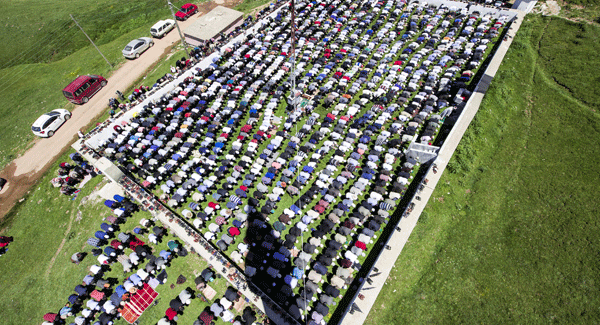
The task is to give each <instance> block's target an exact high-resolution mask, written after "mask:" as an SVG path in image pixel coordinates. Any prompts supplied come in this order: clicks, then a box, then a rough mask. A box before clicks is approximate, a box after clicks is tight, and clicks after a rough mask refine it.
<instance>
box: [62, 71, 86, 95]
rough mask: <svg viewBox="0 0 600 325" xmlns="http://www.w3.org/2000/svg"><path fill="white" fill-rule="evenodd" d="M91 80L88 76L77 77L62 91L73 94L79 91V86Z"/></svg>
mask: <svg viewBox="0 0 600 325" xmlns="http://www.w3.org/2000/svg"><path fill="white" fill-rule="evenodd" d="M91 78H92V77H91V76H89V75H83V76H79V77H77V78H76V79H75V80H73V81H71V83H70V84H68V85H67V86H66V87H65V88H64V89H63V91H68V92H73V91H75V90H77V89H79V87H81V85H83V84H84V83H85V82H86V81H88V80H90V79H91Z"/></svg>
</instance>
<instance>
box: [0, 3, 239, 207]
mask: <svg viewBox="0 0 600 325" xmlns="http://www.w3.org/2000/svg"><path fill="white" fill-rule="evenodd" d="M218 1H219V3H220V4H222V5H224V6H226V7H229V8H232V7H234V6H235V5H237V4H238V3H240V2H241V1H235V0H233V1H232V0H225V1H223V0H218ZM216 6H217V4H216V3H215V2H214V1H211V2H205V3H202V4H200V5H198V11H199V13H198V14H196V15H194V16H193V17H191V18H190V19H188V20H187V21H184V22H180V23H179V26H180V28H181V30H182V31H183V30H185V28H186V27H187V26H189V25H190V24H192V23H193V22H194V21H195V20H196V18H198V17H200V16H201V15H203V14H205V13H207V12H209V11H210V10H212V9H213V8H215V7H216ZM178 41H179V34H178V33H177V29H176V28H174V29H173V30H172V31H171V32H169V34H168V35H167V36H165V37H164V38H162V39H155V40H154V42H155V43H154V46H153V47H151V48H149V49H148V50H147V51H146V52H144V53H143V54H142V55H141V56H140V57H139V58H138V59H136V60H131V61H129V60H128V61H127V62H125V63H124V64H122V65H121V66H120V67H119V68H118V69H117V70H116V71H115V72H114V73H113V74H112V76H110V78H109V79H108V84H107V85H106V87H104V88H103V89H102V90H100V91H99V92H98V93H97V94H96V95H95V96H94V97H92V98H91V99H90V101H89V102H88V103H87V104H85V105H82V106H78V107H77V108H75V109H74V110H73V111H72V114H73V115H72V117H71V119H70V120H69V121H68V122H67V123H65V124H64V125H63V126H62V127H61V128H60V129H59V130H58V131H57V132H56V134H54V136H53V137H52V138H48V139H37V140H35V141H34V142H33V146H32V147H31V148H30V149H29V150H27V151H26V152H25V153H24V154H23V155H22V156H20V157H18V158H17V159H15V160H14V161H13V162H11V163H10V164H9V165H8V166H6V168H4V170H2V171H1V172H0V177H2V178H5V179H7V180H8V183H7V184H6V186H5V187H4V189H3V190H2V191H1V192H0V202H1V205H0V218H3V217H4V216H5V215H6V214H7V213H8V212H9V211H10V209H11V208H12V207H13V206H14V205H15V203H16V202H17V201H18V200H20V199H21V198H22V197H23V196H24V195H25V194H27V192H28V191H29V189H30V188H31V186H32V185H33V184H35V183H36V182H37V180H38V179H39V178H40V177H41V176H42V175H43V174H44V172H45V171H46V170H47V169H48V168H49V167H50V165H51V164H52V163H53V162H54V161H55V159H56V158H57V157H58V156H59V155H60V154H61V153H62V152H64V151H66V150H68V148H69V146H70V145H71V143H73V141H74V140H75V139H76V138H77V131H79V130H82V129H83V128H84V127H86V126H87V125H88V124H89V123H90V122H92V121H94V120H95V119H97V118H98V117H99V116H100V115H102V114H103V112H104V111H105V109H107V107H108V99H109V98H111V97H115V91H117V90H121V91H123V90H125V89H127V88H129V87H130V86H131V85H132V84H133V82H135V81H136V80H137V79H138V78H140V77H141V76H142V75H143V73H144V72H145V71H146V70H147V69H148V68H150V67H151V66H152V65H153V64H154V63H155V62H156V61H158V60H159V59H160V57H161V56H162V55H163V53H164V52H165V50H166V49H167V48H168V47H170V46H171V45H173V44H174V43H176V42H178ZM57 193H58V191H57ZM57 195H58V194H57Z"/></svg>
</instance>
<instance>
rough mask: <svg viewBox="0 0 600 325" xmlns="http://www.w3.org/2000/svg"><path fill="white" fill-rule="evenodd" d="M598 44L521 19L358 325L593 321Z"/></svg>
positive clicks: (599, 33)
mask: <svg viewBox="0 0 600 325" xmlns="http://www.w3.org/2000/svg"><path fill="white" fill-rule="evenodd" d="M599 37H600V28H599V27H598V26H593V25H588V24H577V23H573V22H570V21H567V20H563V19H560V18H550V17H541V16H528V17H527V19H526V22H525V23H524V24H523V25H522V27H521V30H519V32H518V35H517V37H516V38H515V40H514V42H513V44H512V45H511V48H510V50H509V52H508V54H507V56H506V57H505V59H504V62H503V65H502V66H501V67H500V70H499V72H498V74H497V75H496V77H495V79H494V81H493V82H492V85H491V87H490V89H489V91H488V93H487V95H486V97H485V98H484V102H483V104H482V106H481V109H480V110H479V112H478V114H477V116H476V117H475V120H474V121H473V123H472V124H471V126H470V127H469V129H468V130H467V133H466V134H465V137H464V138H463V140H462V141H461V143H460V145H459V147H458V150H457V152H456V153H455V155H454V157H453V159H452V161H451V162H450V164H449V168H448V170H446V172H445V173H444V175H443V177H442V179H441V181H440V183H439V184H438V187H437V188H436V190H435V192H434V193H433V196H432V198H431V200H430V202H429V204H428V206H427V208H426V209H425V211H424V213H423V215H422V216H421V219H420V220H419V224H418V225H417V227H416V228H415V231H414V232H413V234H412V235H411V238H410V241H409V243H408V244H407V245H406V247H405V248H404V250H403V252H402V254H401V255H400V258H399V259H398V261H397V262H396V264H395V268H394V269H393V271H392V273H391V275H390V277H389V278H388V280H387V285H386V286H384V288H383V290H382V292H381V294H380V296H379V297H378V300H377V301H376V303H375V305H374V309H372V310H371V313H370V315H369V317H368V320H367V322H366V324H369V325H372V324H403V323H412V324H423V323H432V324H451V323H454V324H456V323H461V324H474V323H477V324H480V323H481V324H513V323H521V324H539V323H558V324H575V323H581V324H592V323H597V322H598V321H600V310H598V306H599V305H600V299H599V297H600V294H599V291H600V287H599V278H598V274H599V273H598V269H599V267H600V264H599V262H598V260H597V257H598V251H599V248H600V241H599V239H598V236H597V233H598V231H599V223H598V221H597V216H598V212H599V211H598V203H597V202H598V194H597V193H598V188H599V185H598V184H600V173H599V172H598V165H599V164H600V155H599V152H598V151H599V150H598V146H597V144H598V143H599V142H600V120H599V117H600V116H599V115H598V112H597V110H598V103H599V102H600V94H599V93H598V87H597V82H598V80H600V79H599V77H600V74H599V71H600V70H598V69H595V68H593V67H595V66H597V65H598V63H600V58H599V57H598V51H599V50H600V46H599V45H598V42H595V41H591V40H597V39H598V38H599Z"/></svg>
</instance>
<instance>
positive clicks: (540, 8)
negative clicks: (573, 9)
mask: <svg viewBox="0 0 600 325" xmlns="http://www.w3.org/2000/svg"><path fill="white" fill-rule="evenodd" d="M532 12H534V13H541V14H542V15H544V16H557V15H558V14H560V6H559V5H558V2H556V1H554V0H548V1H546V2H538V5H537V6H536V7H535V8H534V10H532Z"/></svg>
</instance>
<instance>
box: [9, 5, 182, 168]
mask: <svg viewBox="0 0 600 325" xmlns="http://www.w3.org/2000/svg"><path fill="white" fill-rule="evenodd" d="M183 3H185V1H173V4H174V5H175V6H178V5H181V4H183ZM82 8H84V9H82ZM4 9H5V10H3V11H2V15H0V24H2V26H4V27H5V30H4V32H3V33H2V35H0V41H1V42H2V44H4V46H3V47H2V50H0V58H1V59H2V60H1V62H2V64H0V97H1V98H2V99H3V100H2V103H0V114H2V116H3V118H2V119H1V120H0V139H1V140H0V147H1V148H2V149H0V168H3V167H4V166H6V164H8V163H9V162H10V161H11V160H13V159H14V158H15V157H16V156H17V154H18V153H20V152H22V151H23V150H24V149H26V148H27V146H28V144H29V143H30V142H31V140H32V139H33V138H34V136H33V134H32V133H31V130H30V126H31V123H32V122H33V121H34V120H35V119H36V118H37V117H38V116H39V115H40V114H42V113H44V112H46V111H50V110H53V109H56V108H62V107H65V106H66V107H65V108H67V109H69V110H71V109H72V108H73V107H74V106H73V105H72V104H69V103H68V101H67V100H66V99H65V98H64V97H63V95H62V93H61V90H62V88H63V87H64V86H66V85H67V84H68V83H69V82H70V81H71V80H73V79H74V78H75V77H76V76H78V75H82V74H102V75H104V76H108V75H109V74H111V72H112V71H113V69H111V68H110V67H109V66H108V65H107V64H106V62H105V61H104V59H102V57H101V56H100V55H99V54H98V53H97V51H96V50H95V49H94V47H93V46H91V45H90V44H89V41H88V40H87V38H86V37H85V36H84V35H83V33H81V31H80V30H79V29H78V28H77V26H76V25H75V24H74V23H73V21H72V20H71V19H70V18H69V13H71V14H73V15H74V17H75V18H76V19H78V21H79V23H80V25H81V26H82V27H83V28H84V29H85V31H86V32H87V33H88V35H89V36H90V37H91V38H92V39H93V40H94V41H95V42H96V45H98V47H99V48H100V50H101V51H102V53H103V54H104V55H105V56H106V57H107V59H108V60H109V61H110V62H111V63H112V64H113V65H114V66H115V68H117V67H118V66H119V64H120V63H121V62H124V58H123V56H122V54H121V50H122V49H123V46H124V45H125V44H126V43H127V42H129V41H130V40H131V39H133V38H136V37H141V36H149V28H150V26H151V25H153V24H154V23H155V22H156V21H157V20H159V19H164V18H167V17H170V15H171V13H170V11H169V10H168V8H167V6H166V2H164V3H163V2H156V1H142V2H139V1H137V2H135V3H130V2H119V1H113V0H105V1H100V2H94V3H90V2H89V1H88V2H83V1H69V2H62V1H33V2H32V1H17V2H14V3H11V6H6V8H4ZM34 9H35V11H34ZM34 12H44V14H43V15H38V14H34ZM15 39H19V42H15V41H13V40H15ZM40 44H42V45H40Z"/></svg>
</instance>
